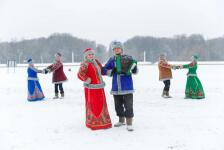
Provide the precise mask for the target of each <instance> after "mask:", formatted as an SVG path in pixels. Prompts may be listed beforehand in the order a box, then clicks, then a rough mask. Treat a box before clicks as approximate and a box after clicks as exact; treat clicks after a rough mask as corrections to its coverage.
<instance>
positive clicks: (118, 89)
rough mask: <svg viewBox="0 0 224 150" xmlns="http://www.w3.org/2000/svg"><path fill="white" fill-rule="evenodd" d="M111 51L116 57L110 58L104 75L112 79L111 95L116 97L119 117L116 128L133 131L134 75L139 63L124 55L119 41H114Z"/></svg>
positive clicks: (116, 109)
mask: <svg viewBox="0 0 224 150" xmlns="http://www.w3.org/2000/svg"><path fill="white" fill-rule="evenodd" d="M110 49H111V50H112V51H113V53H114V56H112V57H110V59H109V60H108V61H107V63H106V64H105V66H104V67H103V68H102V74H103V75H108V76H111V77H112V89H111V94H112V95H113V97H114V103H115V111H116V114H117V116H118V117H119V121H118V123H116V124H114V127H120V126H123V125H125V118H126V123H127V130H128V131H133V130H134V129H133V126H132V122H133V117H134V112H133V93H134V88H133V80H132V74H136V73H137V72H138V69H137V61H136V60H134V59H133V58H132V57H131V56H129V55H124V54H123V50H124V48H123V44H122V43H121V42H119V41H113V42H111V44H110Z"/></svg>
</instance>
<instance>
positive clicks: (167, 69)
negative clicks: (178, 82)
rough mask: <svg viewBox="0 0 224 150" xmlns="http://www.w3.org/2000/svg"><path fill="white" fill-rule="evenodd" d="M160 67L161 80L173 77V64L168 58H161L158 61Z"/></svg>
mask: <svg viewBox="0 0 224 150" xmlns="http://www.w3.org/2000/svg"><path fill="white" fill-rule="evenodd" d="M158 67H159V80H160V81H165V80H170V79H172V71H171V67H172V66H171V65H170V64H168V62H167V61H166V60H160V61H159V63H158Z"/></svg>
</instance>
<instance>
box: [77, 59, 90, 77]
mask: <svg viewBox="0 0 224 150" xmlns="http://www.w3.org/2000/svg"><path fill="white" fill-rule="evenodd" d="M87 71H88V63H86V62H83V63H81V65H80V68H79V71H78V75H77V76H78V78H79V79H80V80H82V81H86V80H87V79H88V75H87Z"/></svg>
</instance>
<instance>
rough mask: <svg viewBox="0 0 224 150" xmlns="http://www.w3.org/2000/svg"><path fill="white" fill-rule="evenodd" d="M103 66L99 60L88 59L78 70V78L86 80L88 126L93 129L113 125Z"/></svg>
mask: <svg viewBox="0 0 224 150" xmlns="http://www.w3.org/2000/svg"><path fill="white" fill-rule="evenodd" d="M101 68H102V65H101V64H100V62H99V61H98V60H96V59H94V60H86V61H84V62H82V63H81V66H80V69H79V72H78V78H79V79H80V80H81V81H84V91H85V100H86V103H85V106H86V126H87V127H88V128H90V129H92V130H98V129H106V128H110V127H111V126H112V124H111V119H110V115H109V112H108V108H107V103H106V97H105V93H104V86H105V83H104V81H103V79H102V75H101Z"/></svg>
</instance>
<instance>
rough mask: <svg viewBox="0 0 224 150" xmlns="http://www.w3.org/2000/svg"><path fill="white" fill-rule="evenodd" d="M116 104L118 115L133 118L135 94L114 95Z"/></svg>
mask: <svg viewBox="0 0 224 150" xmlns="http://www.w3.org/2000/svg"><path fill="white" fill-rule="evenodd" d="M114 104H115V110H116V113H117V116H119V117H126V118H132V117H134V112H133V94H126V95H114Z"/></svg>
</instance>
